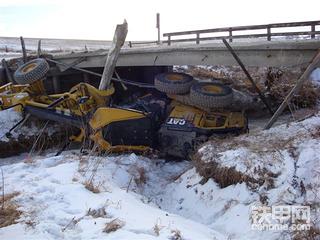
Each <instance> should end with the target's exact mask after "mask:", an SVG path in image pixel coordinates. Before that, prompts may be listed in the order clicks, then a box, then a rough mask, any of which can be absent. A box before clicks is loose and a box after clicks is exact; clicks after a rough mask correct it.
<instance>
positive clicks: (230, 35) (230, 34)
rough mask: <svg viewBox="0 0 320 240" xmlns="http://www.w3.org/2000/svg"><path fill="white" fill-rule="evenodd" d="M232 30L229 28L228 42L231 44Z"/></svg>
mask: <svg viewBox="0 0 320 240" xmlns="http://www.w3.org/2000/svg"><path fill="white" fill-rule="evenodd" d="M232 40H233V39H232V28H229V42H232Z"/></svg>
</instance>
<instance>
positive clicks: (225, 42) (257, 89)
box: [222, 38, 273, 115]
mask: <svg viewBox="0 0 320 240" xmlns="http://www.w3.org/2000/svg"><path fill="white" fill-rule="evenodd" d="M222 41H223V43H224V44H225V45H226V47H227V48H228V50H229V51H230V53H231V54H232V56H233V57H234V59H235V60H236V61H237V63H238V64H239V66H240V67H241V69H242V71H243V72H244V74H245V75H246V76H247V78H248V79H249V81H250V82H251V84H252V86H253V87H254V89H255V90H256V92H257V93H258V94H259V97H260V99H261V101H262V102H263V103H264V105H266V107H267V109H268V110H269V112H270V113H271V115H272V114H273V111H272V109H271V107H270V105H269V103H268V102H267V99H266V98H265V97H264V95H263V94H262V92H261V91H260V89H259V88H258V87H257V85H256V84H255V82H254V81H253V79H252V77H251V76H250V74H249V72H248V71H247V69H246V68H245V66H244V65H243V63H242V61H241V60H240V58H239V57H238V55H237V54H236V53H235V52H234V51H233V49H232V47H231V46H230V45H229V43H228V42H227V41H226V40H225V39H224V38H223V39H222Z"/></svg>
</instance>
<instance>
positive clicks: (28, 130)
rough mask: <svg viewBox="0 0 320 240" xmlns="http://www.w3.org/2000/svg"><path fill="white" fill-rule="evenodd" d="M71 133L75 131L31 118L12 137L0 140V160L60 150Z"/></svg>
mask: <svg viewBox="0 0 320 240" xmlns="http://www.w3.org/2000/svg"><path fill="white" fill-rule="evenodd" d="M73 133H75V129H72V128H69V127H65V126H61V125H58V124H56V123H52V122H43V121H40V120H37V119H34V118H31V119H30V120H28V121H27V122H26V123H25V125H24V126H23V128H22V129H17V130H16V131H15V133H14V135H13V136H11V137H9V138H8V137H5V138H6V139H5V140H0V158H5V157H11V156H14V155H17V154H20V153H24V152H30V153H38V154H40V153H41V152H43V151H45V150H47V149H52V148H57V149H60V148H62V147H63V145H64V144H65V143H66V142H67V140H68V137H69V136H71V135H72V134H73Z"/></svg>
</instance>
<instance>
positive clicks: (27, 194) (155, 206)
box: [0, 111, 320, 240]
mask: <svg viewBox="0 0 320 240" xmlns="http://www.w3.org/2000/svg"><path fill="white" fill-rule="evenodd" d="M20 118H21V117H20V115H19V114H16V113H15V112H14V111H6V112H0V121H1V126H3V127H2V128H1V131H3V132H5V131H6V130H5V128H10V124H14V123H15V122H17V121H19V119H20ZM19 131H20V130H19ZM319 137H320V115H319V114H315V115H314V116H313V117H310V118H308V119H305V120H303V121H299V122H293V123H289V124H281V125H279V126H276V127H274V128H271V129H270V130H267V131H263V130H261V128H260V129H259V128H256V129H254V130H253V131H251V132H250V133H249V134H246V135H241V136H238V137H234V138H232V139H230V138H229V139H226V140H215V139H212V141H211V142H208V143H206V144H204V145H203V146H202V147H201V148H200V149H199V154H200V156H201V158H202V160H203V161H204V162H208V163H210V162H212V161H214V162H216V163H217V164H218V165H217V166H219V167H226V168H234V169H235V170H236V171H238V172H240V173H242V174H245V175H247V176H250V177H252V178H254V179H264V180H265V182H263V184H254V185H250V184H248V183H247V182H242V183H240V182H239V183H235V184H232V185H229V186H227V187H224V188H221V187H220V185H219V183H218V182H216V181H215V180H214V179H209V180H208V181H207V182H205V183H203V181H202V180H203V178H202V177H201V176H200V175H199V174H198V173H197V169H196V168H195V167H194V165H193V163H192V162H189V161H165V160H162V159H158V158H156V157H151V156H150V157H144V156H138V155H135V154H125V155H108V156H95V155H94V154H93V153H89V154H88V155H80V154H79V152H78V151H67V152H64V153H63V154H62V155H61V156H58V157H55V156H54V153H48V154H46V155H44V156H34V157H31V158H30V157H28V158H26V156H25V155H20V156H16V157H14V158H12V157H11V158H8V159H0V161H1V164H3V163H7V165H2V167H1V168H2V170H3V172H4V183H5V193H12V192H18V193H19V195H18V196H16V197H15V198H14V199H13V200H14V202H15V203H16V204H17V205H18V206H19V210H21V211H22V215H21V217H20V219H19V220H18V223H17V224H14V225H10V226H7V227H4V228H0V239H170V237H171V236H172V235H173V234H174V231H179V232H180V233H181V235H182V237H183V239H217V240H220V239H291V237H292V233H291V232H281V231H258V230H252V229H251V219H250V211H251V210H250V209H251V207H252V206H257V205H258V206H260V205H263V204H267V205H268V206H272V205H281V204H289V205H294V204H297V205H308V206H311V210H312V220H313V224H314V225H315V226H317V227H319V225H320V224H319V222H317V221H319V220H317V219H319V217H317V216H318V213H317V212H316V209H317V206H318V205H319V196H318V193H319V191H320V172H319V169H320V161H319V160H320V157H319V156H320V154H319V153H320V150H319V149H320V142H319ZM1 164H0V165H1ZM268 174H270V175H268ZM90 180H92V183H93V186H95V187H96V188H97V189H99V192H98V193H93V192H92V191H90V190H88V189H87V188H86V185H87V183H88V182H90ZM271 180H272V181H273V184H269V183H268V181H271ZM301 182H302V183H303V185H304V186H305V189H304V190H303V188H302V187H301ZM262 197H266V202H262V200H261V198H262ZM89 209H90V211H93V210H96V211H97V212H100V215H98V216H94V215H93V214H88V212H90V211H89ZM104 212H105V214H104ZM114 219H118V220H119V221H122V222H123V223H124V224H123V227H122V228H120V229H118V230H117V231H115V232H112V233H106V232H104V231H103V230H104V228H105V225H106V223H109V222H110V221H112V220H114ZM156 228H158V230H155V229H156ZM158 233H159V236H158Z"/></svg>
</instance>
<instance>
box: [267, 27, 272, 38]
mask: <svg viewBox="0 0 320 240" xmlns="http://www.w3.org/2000/svg"><path fill="white" fill-rule="evenodd" d="M267 38H268V41H271V27H270V26H268V27H267Z"/></svg>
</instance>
